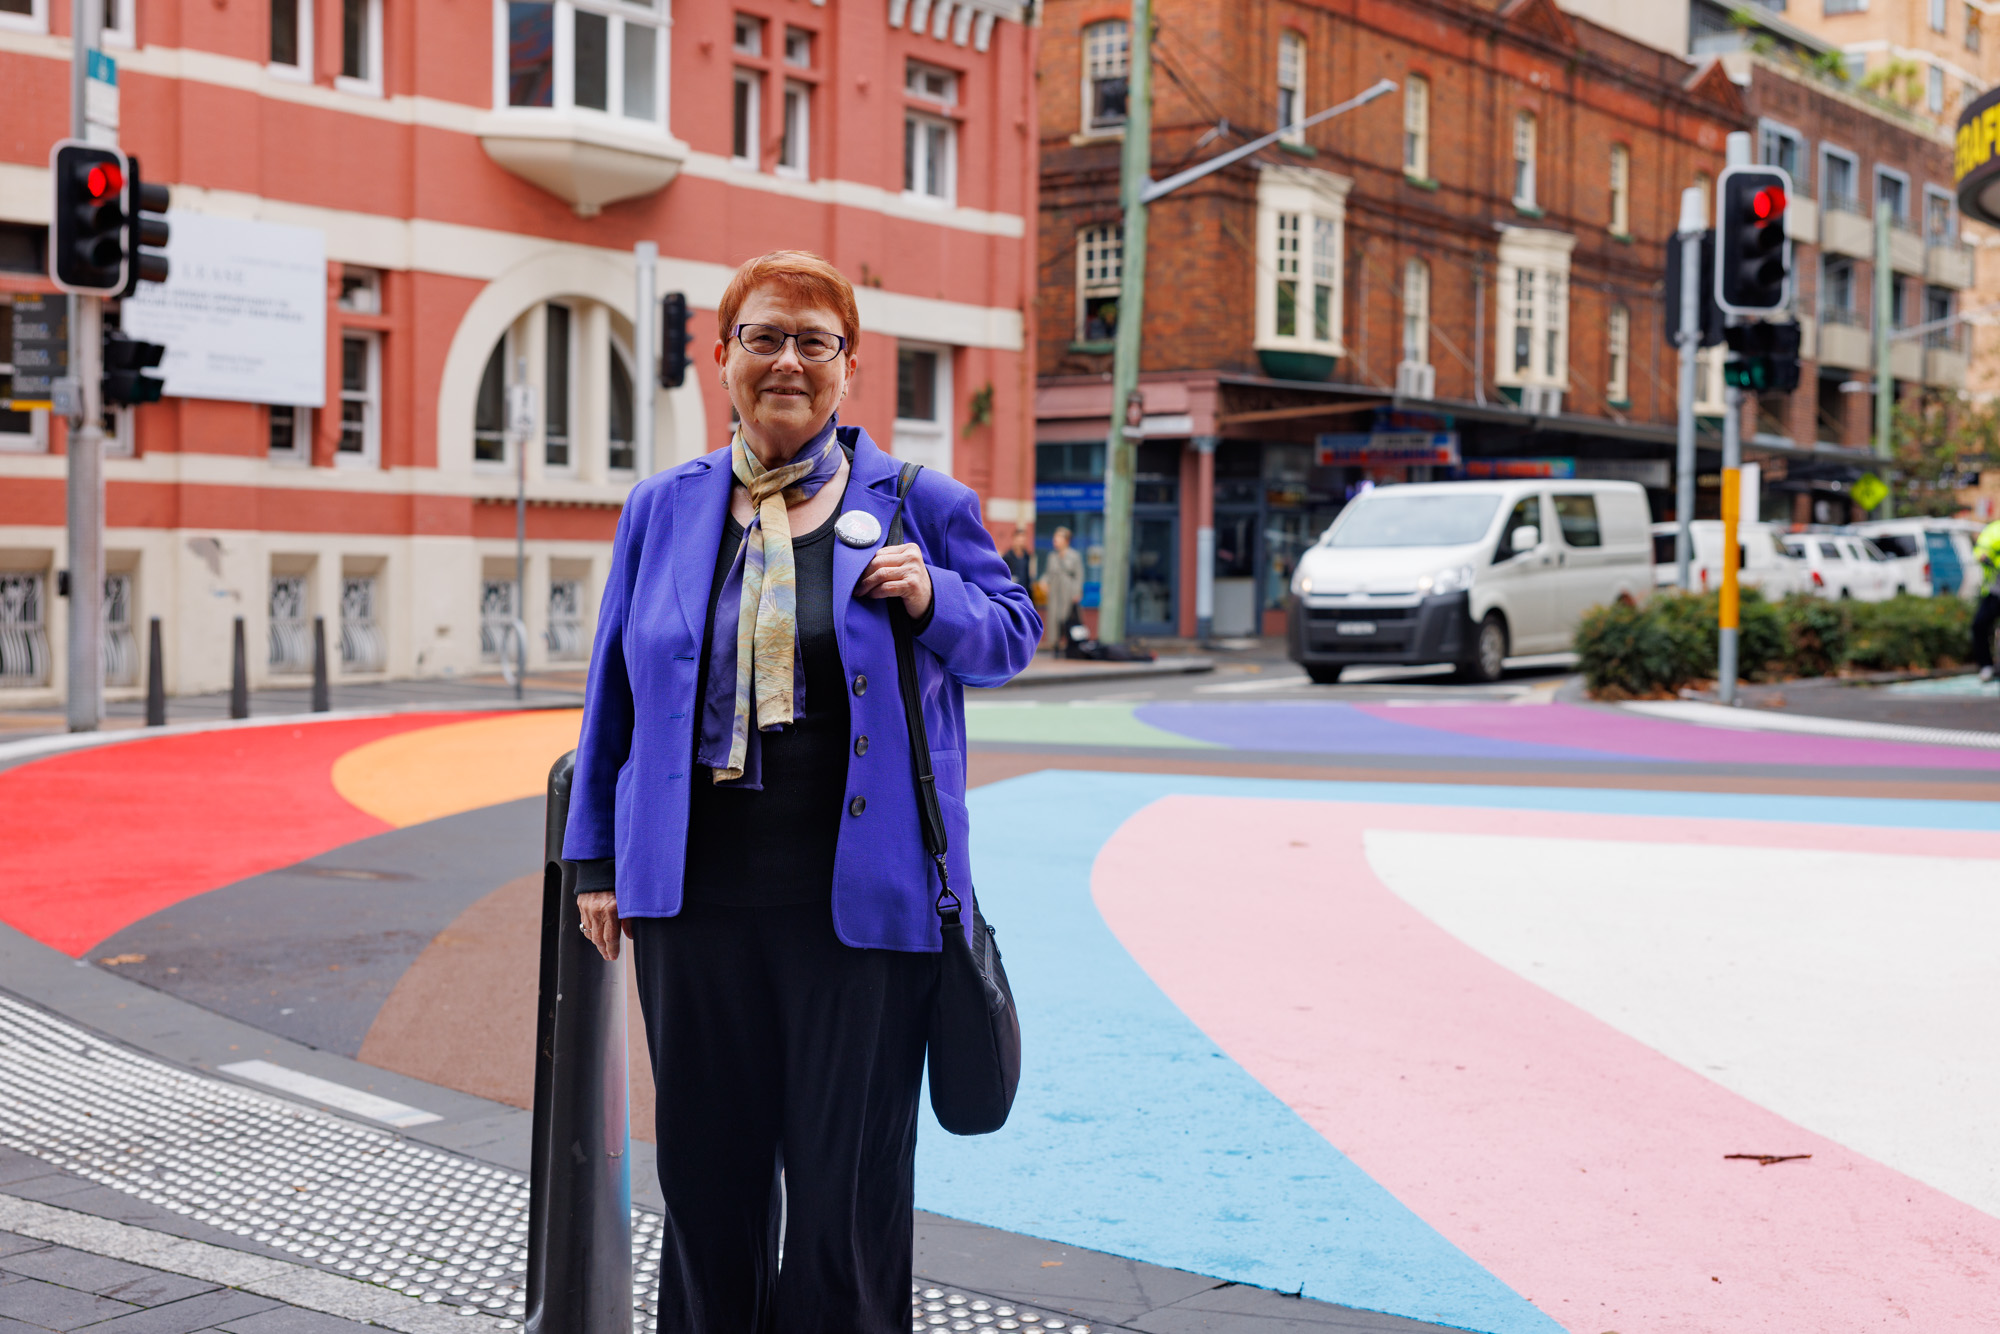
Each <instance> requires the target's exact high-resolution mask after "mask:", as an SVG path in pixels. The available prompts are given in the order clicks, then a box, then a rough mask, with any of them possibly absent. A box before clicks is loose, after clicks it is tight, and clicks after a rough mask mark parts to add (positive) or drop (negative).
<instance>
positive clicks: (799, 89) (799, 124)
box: [773, 79, 813, 181]
mask: <svg viewBox="0 0 2000 1334" xmlns="http://www.w3.org/2000/svg"><path fill="white" fill-rule="evenodd" d="M812 95H813V86H812V85H811V84H809V83H801V82H799V81H798V80H797V79H787V80H785V87H784V92H783V93H782V95H781V100H780V102H779V104H778V106H779V113H780V115H781V116H782V117H783V118H784V134H783V136H782V137H781V138H780V140H779V144H778V162H777V165H776V167H774V168H773V170H774V171H775V172H776V173H777V174H778V175H780V176H790V177H792V178H793V179H795V180H801V181H804V180H810V179H811V178H812ZM794 112H796V117H797V118H796V121H795V120H794ZM788 158H789V159H790V160H789V161H787V159H788Z"/></svg>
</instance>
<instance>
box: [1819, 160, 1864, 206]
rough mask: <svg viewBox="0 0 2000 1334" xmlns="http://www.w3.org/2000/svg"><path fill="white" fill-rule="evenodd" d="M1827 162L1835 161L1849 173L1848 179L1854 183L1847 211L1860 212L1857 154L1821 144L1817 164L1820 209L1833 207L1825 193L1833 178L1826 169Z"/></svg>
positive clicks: (1859, 166) (1859, 171) (1859, 174)
mask: <svg viewBox="0 0 2000 1334" xmlns="http://www.w3.org/2000/svg"><path fill="white" fill-rule="evenodd" d="M1829 161H1837V162H1840V163H1843V164H1844V165H1845V166H1846V167H1847V169H1848V173H1849V176H1848V178H1849V179H1850V180H1852V181H1853V182H1854V190H1853V193H1852V194H1850V195H1849V196H1848V199H1847V204H1848V211H1851V212H1854V213H1860V212H1861V157H1860V155H1859V154H1857V153H1852V152H1849V151H1848V150H1847V149H1845V148H1841V147H1839V146H1837V145H1835V144H1828V143H1822V144H1821V145H1820V146H1819V164H1818V165H1819V195H1818V198H1819V206H1820V207H1821V208H1822V209H1825V208H1831V207H1833V205H1832V203H1831V201H1830V200H1829V199H1828V197H1827V193H1826V192H1827V189H1828V188H1829V186H1830V184H1831V178H1832V176H1833V173H1832V172H1830V171H1828V170H1827V169H1826V167H1827V163H1828V162H1829ZM1837 211H1838V210H1837Z"/></svg>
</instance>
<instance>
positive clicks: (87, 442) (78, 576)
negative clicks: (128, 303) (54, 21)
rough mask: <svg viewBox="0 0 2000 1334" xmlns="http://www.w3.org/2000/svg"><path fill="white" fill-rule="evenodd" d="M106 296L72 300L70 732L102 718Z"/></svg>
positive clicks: (76, 34) (73, 104) (77, 11)
mask: <svg viewBox="0 0 2000 1334" xmlns="http://www.w3.org/2000/svg"><path fill="white" fill-rule="evenodd" d="M102 19H103V9H102V0H75V5H74V8H73V9H72V10H71V25H70V26H71V27H72V28H73V29H74V31H73V33H72V39H71V43H70V70H69V98H70V107H69V112H70V135H71V136H72V137H73V138H77V139H82V138H86V137H87V136H88V126H87V125H86V123H85V120H84V111H83V107H84V85H85V83H86V80H87V78H88V73H89V68H90V53H91V51H93V50H95V49H96V47H97V42H98V33H99V27H100V24H101V22H102ZM103 356H104V302H103V299H102V298H100V297H94V296H73V297H71V298H70V306H69V373H70V375H71V376H72V377H73V378H74V379H75V380H76V384H77V413H78V418H77V420H76V421H74V422H72V423H71V430H70V434H69V445H68V449H69V459H68V466H69V480H68V494H67V497H66V499H67V501H68V510H69V513H68V520H69V670H68V672H67V674H66V675H67V679H66V683H65V684H66V696H67V698H66V708H65V713H66V715H67V720H68V723H69V730H70V731H72V732H95V731H96V730H97V727H98V724H99V723H100V722H102V721H103V718H104V647H103V639H104V430H103V427H102V424H101V422H100V419H101V418H102V416H103V414H104V403H103V394H104V383H103V371H102V367H101V365H100V363H101V362H102V360H103Z"/></svg>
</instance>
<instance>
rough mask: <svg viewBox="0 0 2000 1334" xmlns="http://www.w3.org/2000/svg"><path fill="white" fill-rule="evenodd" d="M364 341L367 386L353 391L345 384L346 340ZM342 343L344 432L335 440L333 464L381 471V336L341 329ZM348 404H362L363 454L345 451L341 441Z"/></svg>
mask: <svg viewBox="0 0 2000 1334" xmlns="http://www.w3.org/2000/svg"><path fill="white" fill-rule="evenodd" d="M350 338H355V339H361V340H365V341H366V342H367V344H368V384H367V386H366V387H365V388H363V389H360V390H351V389H349V388H348V387H347V383H346V374H347V372H346V361H347V340H348V339H350ZM340 340H341V349H340V357H341V381H340V403H341V429H340V434H339V436H337V437H336V438H335V440H334V450H333V463H334V466H335V467H336V468H380V467H381V466H382V335H381V334H379V333H376V332H375V331H374V330H373V329H342V330H341V331H340ZM349 403H360V404H362V405H363V413H362V418H361V451H360V452H359V453H355V452H354V451H352V450H346V449H342V448H341V447H340V442H341V441H342V440H344V439H345V438H346V436H347V425H346V422H347V410H346V405H347V404H349Z"/></svg>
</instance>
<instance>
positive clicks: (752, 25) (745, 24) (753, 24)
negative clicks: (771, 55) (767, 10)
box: [729, 13, 769, 59]
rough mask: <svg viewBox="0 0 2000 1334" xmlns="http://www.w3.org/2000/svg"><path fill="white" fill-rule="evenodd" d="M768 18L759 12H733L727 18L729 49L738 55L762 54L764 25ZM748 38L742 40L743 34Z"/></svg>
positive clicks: (759, 56)
mask: <svg viewBox="0 0 2000 1334" xmlns="http://www.w3.org/2000/svg"><path fill="white" fill-rule="evenodd" d="M768 21H769V20H767V19H765V18H764V17H763V16H762V15H761V14H741V13H739V14H733V15H731V16H730V19H729V49H730V50H731V51H733V52H735V53H736V54H737V55H739V56H756V57H758V58H760V59H761V58H762V57H763V55H764V25H765V23H767V22H768ZM746 34H747V35H748V37H749V40H748V41H746V40H744V38H745V35H746Z"/></svg>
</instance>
